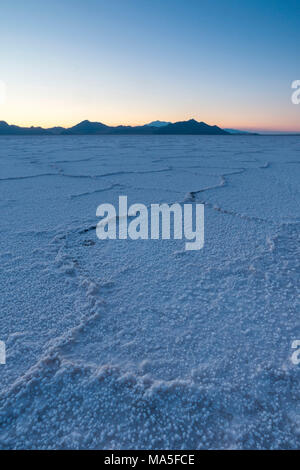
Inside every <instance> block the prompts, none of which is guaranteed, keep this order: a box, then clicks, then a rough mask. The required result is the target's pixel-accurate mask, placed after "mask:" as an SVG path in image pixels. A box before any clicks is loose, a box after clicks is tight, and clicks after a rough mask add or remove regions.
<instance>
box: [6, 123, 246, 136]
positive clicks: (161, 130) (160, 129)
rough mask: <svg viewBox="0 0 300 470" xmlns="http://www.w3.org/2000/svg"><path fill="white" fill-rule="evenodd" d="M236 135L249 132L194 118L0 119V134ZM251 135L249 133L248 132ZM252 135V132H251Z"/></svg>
mask: <svg viewBox="0 0 300 470" xmlns="http://www.w3.org/2000/svg"><path fill="white" fill-rule="evenodd" d="M104 134H105V135H107V134H110V135H128V134H132V135H135V134H140V135H162V134H164V135H172V134H173V135H236V134H239V135H241V134H247V135H249V134H250V133H249V132H242V131H235V130H234V129H221V128H220V127H218V126H209V125H208V124H206V123H205V122H198V121H196V120H195V119H190V120H189V121H180V122H175V123H171V122H165V121H153V122H150V123H149V124H145V125H143V126H107V125H106V124H102V123H101V122H90V121H82V122H80V123H79V124H76V125H75V126H73V127H69V128H64V127H51V128H49V129H44V128H42V127H33V126H32V127H19V126H14V125H9V124H7V122H5V121H0V135H104ZM250 135H251V134H250ZM252 135H253V134H252Z"/></svg>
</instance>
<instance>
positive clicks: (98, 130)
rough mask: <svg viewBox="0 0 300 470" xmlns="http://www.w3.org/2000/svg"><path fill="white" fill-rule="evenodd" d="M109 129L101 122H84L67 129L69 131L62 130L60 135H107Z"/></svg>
mask: <svg viewBox="0 0 300 470" xmlns="http://www.w3.org/2000/svg"><path fill="white" fill-rule="evenodd" d="M109 129H110V127H109V126H106V125H105V124H102V123H101V122H90V121H87V120H86V121H82V122H80V123H79V124H76V126H73V127H69V129H64V130H63V131H62V132H61V134H72V135H74V134H75V135H78V134H81V135H87V134H107V133H108V130H109Z"/></svg>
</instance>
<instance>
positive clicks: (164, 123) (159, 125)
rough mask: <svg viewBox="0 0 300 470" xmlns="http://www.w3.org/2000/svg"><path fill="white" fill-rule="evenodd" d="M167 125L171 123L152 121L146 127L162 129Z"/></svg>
mask: <svg viewBox="0 0 300 470" xmlns="http://www.w3.org/2000/svg"><path fill="white" fill-rule="evenodd" d="M168 124H171V122H167V121H152V122H149V124H146V126H152V127H164V126H167V125H168Z"/></svg>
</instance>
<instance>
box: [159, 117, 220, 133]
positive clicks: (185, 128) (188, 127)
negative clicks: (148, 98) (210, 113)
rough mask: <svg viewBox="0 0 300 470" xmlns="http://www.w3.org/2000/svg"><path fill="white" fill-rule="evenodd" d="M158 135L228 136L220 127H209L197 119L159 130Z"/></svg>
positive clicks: (169, 125)
mask: <svg viewBox="0 0 300 470" xmlns="http://www.w3.org/2000/svg"><path fill="white" fill-rule="evenodd" d="M156 134H195V135H226V134H229V133H228V132H226V131H224V130H223V129H221V128H220V127H218V126H209V125H208V124H206V123H205V122H198V121H195V119H190V120H189V121H181V122H175V123H174V124H168V125H167V126H163V127H160V128H159V129H157V131H156Z"/></svg>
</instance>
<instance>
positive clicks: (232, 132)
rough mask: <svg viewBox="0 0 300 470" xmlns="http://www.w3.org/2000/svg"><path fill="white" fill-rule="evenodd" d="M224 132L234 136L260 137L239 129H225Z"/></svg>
mask: <svg viewBox="0 0 300 470" xmlns="http://www.w3.org/2000/svg"><path fill="white" fill-rule="evenodd" d="M224 131H226V132H229V134H234V135H258V134H257V132H247V131H240V130H238V129H224Z"/></svg>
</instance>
